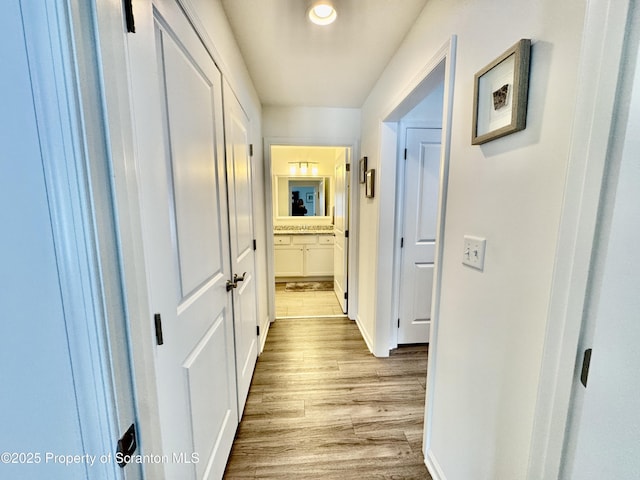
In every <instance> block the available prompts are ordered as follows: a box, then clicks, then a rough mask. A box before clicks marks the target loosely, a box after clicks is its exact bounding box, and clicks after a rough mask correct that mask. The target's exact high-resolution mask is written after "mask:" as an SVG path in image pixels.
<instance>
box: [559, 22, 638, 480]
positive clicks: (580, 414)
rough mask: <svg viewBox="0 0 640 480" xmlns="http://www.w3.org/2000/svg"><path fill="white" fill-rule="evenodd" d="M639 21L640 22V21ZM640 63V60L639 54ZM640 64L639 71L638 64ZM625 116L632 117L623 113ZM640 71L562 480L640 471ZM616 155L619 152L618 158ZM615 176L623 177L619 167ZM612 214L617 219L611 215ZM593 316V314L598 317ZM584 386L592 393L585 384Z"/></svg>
mask: <svg viewBox="0 0 640 480" xmlns="http://www.w3.org/2000/svg"><path fill="white" fill-rule="evenodd" d="M636 18H637V17H636ZM636 58H637V59H638V60H639V61H640V55H638V54H637V53H636ZM636 65H639V64H638V63H636ZM621 117H624V116H623V115H621ZM639 129H640V70H638V66H636V73H635V82H634V85H633V93H632V95H631V101H630V102H629V117H628V120H627V124H626V125H620V126H618V127H617V130H618V132H614V134H613V137H612V138H622V137H623V135H625V132H626V140H625V141H624V143H623V145H622V148H621V149H618V148H611V149H610V150H609V151H610V152H621V155H622V162H621V165H620V170H619V172H617V182H616V183H617V184H616V185H613V186H611V187H610V191H609V192H606V194H605V196H604V197H603V204H604V207H603V208H604V211H605V212H606V213H605V214H604V215H602V217H601V218H603V219H605V220H604V221H601V225H600V228H601V229H603V231H602V232H601V233H600V235H599V238H598V241H596V242H595V245H597V246H596V248H597V249H598V251H597V253H596V256H595V259H596V260H595V261H594V265H595V266H594V267H593V269H592V270H593V274H592V278H591V280H590V284H591V285H592V288H591V291H590V293H589V300H588V301H589V302H590V304H589V305H588V306H587V308H586V309H585V311H586V312H588V313H587V315H588V319H587V324H586V325H584V326H583V332H584V333H583V335H584V337H586V338H583V341H582V343H583V349H582V350H581V351H580V352H579V355H578V359H579V361H580V362H582V361H583V358H584V356H583V352H584V351H585V350H586V349H590V348H592V349H593V354H592V355H591V361H590V365H588V366H587V365H583V367H584V368H583V369H581V368H580V364H578V365H577V367H578V368H577V369H576V371H577V377H582V378H576V381H575V384H574V385H575V386H574V395H573V405H572V408H571V410H572V412H573V415H574V418H573V421H572V424H571V425H570V428H569V439H570V440H569V442H568V447H566V448H565V459H564V468H563V472H562V476H561V478H563V479H572V480H596V479H598V480H599V479H623V478H624V479H627V478H628V479H631V478H638V472H640V416H639V415H638V398H640V382H639V381H638V369H639V368H640V349H638V343H639V342H640V322H639V321H638V312H639V311H640V297H639V296H638V286H640V271H639V270H638V264H639V263H640V251H639V250H638V248H637V239H638V236H639V235H640V224H639V223H638V219H639V218H640V193H639V191H638V184H639V182H640V166H639V164H638V156H639V155H640V142H638V135H637V132H638V130H639ZM611 155H612V156H614V155H616V153H612V154H611ZM609 161H610V165H612V166H611V167H609V171H610V173H611V175H612V176H615V175H616V170H617V162H616V161H615V160H613V159H610V160H609ZM609 213H610V214H609ZM590 312H593V313H590ZM580 380H584V381H585V383H586V387H585V386H583V385H582V384H581V383H580Z"/></svg>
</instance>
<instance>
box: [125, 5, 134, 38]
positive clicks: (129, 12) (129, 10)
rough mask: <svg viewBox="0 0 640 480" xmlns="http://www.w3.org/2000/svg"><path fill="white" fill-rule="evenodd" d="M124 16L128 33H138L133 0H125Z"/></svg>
mask: <svg viewBox="0 0 640 480" xmlns="http://www.w3.org/2000/svg"><path fill="white" fill-rule="evenodd" d="M124 18H125V22H126V24H127V32H128V33H136V22H135V20H134V19H133V5H132V0H124Z"/></svg>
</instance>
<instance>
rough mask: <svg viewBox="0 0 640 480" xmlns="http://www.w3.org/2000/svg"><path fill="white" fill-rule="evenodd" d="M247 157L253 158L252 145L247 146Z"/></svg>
mask: <svg viewBox="0 0 640 480" xmlns="http://www.w3.org/2000/svg"><path fill="white" fill-rule="evenodd" d="M249 156H250V157H253V143H250V144H249Z"/></svg>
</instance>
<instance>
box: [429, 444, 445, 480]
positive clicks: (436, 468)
mask: <svg viewBox="0 0 640 480" xmlns="http://www.w3.org/2000/svg"><path fill="white" fill-rule="evenodd" d="M424 464H425V465H426V466H427V470H429V473H430V474H431V478H433V480H447V477H446V476H445V475H444V472H443V471H442V468H440V464H438V461H437V460H436V459H435V457H434V455H433V452H432V451H431V450H427V455H426V456H425V457H424Z"/></svg>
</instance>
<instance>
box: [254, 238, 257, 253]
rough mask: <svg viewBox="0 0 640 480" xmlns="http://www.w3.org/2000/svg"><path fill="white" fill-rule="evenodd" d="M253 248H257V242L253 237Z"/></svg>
mask: <svg viewBox="0 0 640 480" xmlns="http://www.w3.org/2000/svg"><path fill="white" fill-rule="evenodd" d="M253 249H254V250H257V249H258V242H256V239H255V238H254V239H253Z"/></svg>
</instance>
